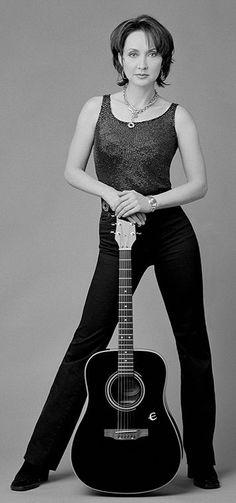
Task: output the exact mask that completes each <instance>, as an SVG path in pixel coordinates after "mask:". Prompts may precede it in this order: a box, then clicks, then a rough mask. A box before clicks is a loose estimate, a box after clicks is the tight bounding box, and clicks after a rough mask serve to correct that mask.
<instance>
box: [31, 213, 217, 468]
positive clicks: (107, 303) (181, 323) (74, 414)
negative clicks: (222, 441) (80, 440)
mask: <svg viewBox="0 0 236 503" xmlns="http://www.w3.org/2000/svg"><path fill="white" fill-rule="evenodd" d="M104 207H105V209H102V213H101V219H100V245H99V246H100V253H99V256H98V262H97V265H96V269H95V273H94V276H93V279H92V282H91V285H90V288H89V291H88V295H87V299H86V302H85V306H84V310H83V314H82V318H81V322H80V325H79V327H78V329H77V330H76V332H75V334H74V337H73V339H72V342H71V344H70V345H69V347H68V350H67V352H66V354H65V356H64V359H63V361H62V363H61V365H60V367H59V370H58V373H57V375H56V377H55V380H54V382H53V385H52V387H51V390H50V393H49V396H48V398H47V400H46V403H45V405H44V407H43V410H42V413H41V415H40V417H39V419H38V422H37V424H36V426H35V429H34V432H33V435H32V437H31V439H30V442H29V445H28V448H27V451H26V454H25V459H26V460H27V461H29V462H31V463H33V464H38V465H40V464H44V465H45V466H48V467H49V468H51V469H54V470H55V469H56V468H57V466H58V463H59V462H60V459H61V457H62V455H63V453H64V450H65V448H66V446H67V444H68V442H69V440H70V437H71V435H72V432H73V430H74V428H75V425H76V423H77V421H78V419H79V416H80V414H81V410H82V408H83V405H84V402H85V399H86V388H85V382H84V367H85V364H86V362H87V360H88V358H89V357H90V356H91V355H92V354H93V353H94V352H96V351H100V350H103V349H105V348H106V347H107V345H108V343H109V341H110V339H111V336H112V334H113V331H114V329H115V327H116V324H117V319H118V253H119V252H118V245H117V243H116V241H115V239H114V235H113V234H111V233H110V231H111V230H112V227H111V223H112V221H114V218H113V216H112V214H111V212H110V211H109V209H108V207H106V205H105V206H104ZM105 210H106V211H105ZM113 229H114V228H113ZM151 265H152V266H154V271H155V275H156V278H157V281H158V285H159V288H160V291H161V294H162V297H163V300H164V303H165V306H166V309H167V312H168V316H169V319H170V323H171V326H172V329H173V333H174V336H175V341H176V345H177V351H178V355H179V360H180V368H181V407H182V418H183V440H184V448H185V452H186V456H187V462H188V464H191V465H192V466H194V465H196V466H198V465H200V466H202V465H203V464H204V463H205V464H211V465H212V464H215V458H214V451H213V445H212V442H213V433H214V427H215V393H214V383H213V374H212V364H211V353H210V347H209V341H208V335H207V329H206V323H205V315H204V306H203V285H202V271H201V260H200V253H199V247H198V242H197V239H196V235H195V233H194V231H193V228H192V225H191V223H190V222H189V219H188V218H187V216H186V214H185V213H184V211H183V210H182V208H181V207H180V206H178V207H175V208H168V209H163V210H159V211H156V212H154V213H150V214H148V215H147V221H146V224H145V226H142V227H141V235H139V236H137V239H136V241H135V243H134V244H133V247H132V275H133V276H132V277H133V291H135V289H136V287H137V285H138V283H139V281H140V279H141V277H142V275H143V273H144V271H145V270H146V269H147V267H149V266H151ZM94 379H96V376H94Z"/></svg>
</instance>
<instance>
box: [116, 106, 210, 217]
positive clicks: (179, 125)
mask: <svg viewBox="0 0 236 503" xmlns="http://www.w3.org/2000/svg"><path fill="white" fill-rule="evenodd" d="M176 133H177V138H178V144H179V150H180V155H181V159H182V164H183V169H184V172H185V176H186V183H184V184H183V185H180V186H179V187H175V188H173V189H170V190H168V191H166V192H163V193H161V194H153V195H154V197H155V199H156V200H157V204H158V207H157V209H162V208H170V207H172V206H178V205H181V204H186V203H190V202H192V201H195V200H197V199H200V198H202V197H204V196H205V194H206V192H207V176H206V169H205V162H204V159H203V155H202V152H201V147H200V143H199V138H198V132H197V128H196V126H195V124H194V121H193V119H192V117H191V115H190V114H189V112H187V110H185V109H184V108H183V107H180V106H178V107H177V109H176ZM120 194H121V193H120ZM116 211H117V212H118V214H119V216H124V217H126V216H127V215H128V214H132V211H143V212H145V213H149V212H150V211H151V208H150V205H149V202H148V200H147V198H146V197H145V196H143V195H141V194H138V193H137V192H135V191H124V192H123V196H121V197H120V200H119V204H118V206H116Z"/></svg>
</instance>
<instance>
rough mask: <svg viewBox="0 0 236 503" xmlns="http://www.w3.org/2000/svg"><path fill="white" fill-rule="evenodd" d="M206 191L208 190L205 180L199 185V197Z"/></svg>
mask: <svg viewBox="0 0 236 503" xmlns="http://www.w3.org/2000/svg"><path fill="white" fill-rule="evenodd" d="M207 191H208V185H207V182H205V183H204V184H202V185H201V188H200V198H203V197H205V195H206V194H207Z"/></svg>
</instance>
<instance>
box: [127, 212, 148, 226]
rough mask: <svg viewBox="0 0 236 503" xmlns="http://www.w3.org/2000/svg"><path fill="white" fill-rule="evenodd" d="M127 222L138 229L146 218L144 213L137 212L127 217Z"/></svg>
mask: <svg viewBox="0 0 236 503" xmlns="http://www.w3.org/2000/svg"><path fill="white" fill-rule="evenodd" d="M127 220H129V222H131V223H132V224H137V225H138V226H139V227H140V226H141V225H144V224H145V222H146V220H147V217H146V215H145V213H141V212H138V213H135V214H134V215H132V216H131V217H128V218H127Z"/></svg>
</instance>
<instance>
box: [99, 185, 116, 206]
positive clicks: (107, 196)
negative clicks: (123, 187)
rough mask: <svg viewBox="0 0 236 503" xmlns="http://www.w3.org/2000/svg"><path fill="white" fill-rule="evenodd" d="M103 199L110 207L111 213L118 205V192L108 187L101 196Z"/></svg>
mask: <svg viewBox="0 0 236 503" xmlns="http://www.w3.org/2000/svg"><path fill="white" fill-rule="evenodd" d="M102 197H103V199H104V201H106V203H107V204H108V205H109V206H110V208H111V209H112V211H115V208H116V206H117V205H118V204H119V200H120V197H119V192H118V190H116V189H113V187H108V188H107V189H106V193H104V194H103V196H102Z"/></svg>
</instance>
